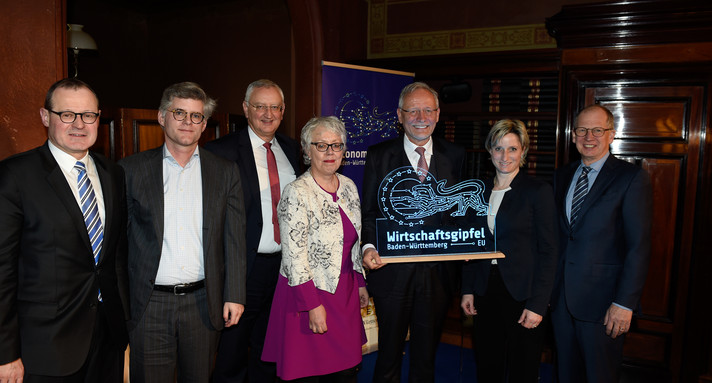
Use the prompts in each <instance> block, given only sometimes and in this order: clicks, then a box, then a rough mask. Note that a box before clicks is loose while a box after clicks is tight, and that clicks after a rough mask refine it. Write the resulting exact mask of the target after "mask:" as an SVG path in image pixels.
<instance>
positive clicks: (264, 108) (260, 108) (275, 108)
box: [247, 102, 284, 113]
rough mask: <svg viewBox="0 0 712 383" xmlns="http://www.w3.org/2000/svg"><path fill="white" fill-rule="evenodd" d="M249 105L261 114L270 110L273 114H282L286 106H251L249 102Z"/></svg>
mask: <svg viewBox="0 0 712 383" xmlns="http://www.w3.org/2000/svg"><path fill="white" fill-rule="evenodd" d="M247 105H249V106H251V107H252V109H254V110H256V111H258V112H260V113H263V112H266V111H268V110H269V111H271V112H272V113H280V112H282V110H284V105H261V104H257V105H255V104H251V103H249V102H248V103H247Z"/></svg>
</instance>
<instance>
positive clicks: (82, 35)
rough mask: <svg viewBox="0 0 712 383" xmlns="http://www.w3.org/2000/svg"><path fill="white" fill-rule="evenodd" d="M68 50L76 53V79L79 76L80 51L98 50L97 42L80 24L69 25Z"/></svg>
mask: <svg viewBox="0 0 712 383" xmlns="http://www.w3.org/2000/svg"><path fill="white" fill-rule="evenodd" d="M67 27H68V29H67V48H68V49H72V50H73V51H74V78H76V77H77V75H78V74H79V50H80V49H88V50H96V49H97V48H96V42H95V41H94V39H93V38H92V37H91V36H89V34H88V33H86V32H84V31H83V30H82V29H83V28H84V26H83V25H80V24H67Z"/></svg>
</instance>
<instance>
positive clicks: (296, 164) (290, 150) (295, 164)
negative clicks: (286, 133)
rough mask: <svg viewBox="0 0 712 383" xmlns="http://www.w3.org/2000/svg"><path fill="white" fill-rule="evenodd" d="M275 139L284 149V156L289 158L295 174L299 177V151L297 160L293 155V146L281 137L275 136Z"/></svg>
mask: <svg viewBox="0 0 712 383" xmlns="http://www.w3.org/2000/svg"><path fill="white" fill-rule="evenodd" d="M275 138H276V139H277V141H278V142H279V146H281V147H282V151H284V154H285V155H286V156H287V159H288V160H289V163H290V164H292V169H294V174H295V175H297V176H299V151H297V158H293V157H294V156H292V155H291V154H292V153H293V152H294V147H293V146H292V144H290V143H287V141H286V140H285V139H284V138H282V136H280V135H275ZM287 150H288V151H287Z"/></svg>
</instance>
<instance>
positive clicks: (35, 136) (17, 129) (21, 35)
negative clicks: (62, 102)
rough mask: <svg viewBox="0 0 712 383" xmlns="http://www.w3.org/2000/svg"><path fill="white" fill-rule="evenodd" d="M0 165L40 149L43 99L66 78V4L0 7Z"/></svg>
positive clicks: (31, 1) (60, 0) (47, 0)
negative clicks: (59, 81) (24, 153)
mask: <svg viewBox="0 0 712 383" xmlns="http://www.w3.org/2000/svg"><path fill="white" fill-rule="evenodd" d="M0 8H1V9H2V12H0V36H1V37H0V41H2V43H0V79H2V91H0V105H2V107H1V108H0V137H3V139H2V140H0V159H3V158H5V157H9V156H10V155H12V154H15V153H19V152H23V151H26V150H29V149H31V148H34V147H37V146H40V145H42V144H43V143H44V142H45V141H46V140H47V130H46V128H45V127H44V126H43V125H42V122H41V120H40V118H39V109H40V108H41V107H42V105H43V104H44V98H45V93H46V92H47V89H48V88H49V87H50V85H52V83H54V82H55V81H57V80H59V79H61V78H63V77H66V75H67V67H66V60H67V48H66V46H67V45H66V31H67V22H66V17H65V1H64V0H24V1H2V6H1V7H0Z"/></svg>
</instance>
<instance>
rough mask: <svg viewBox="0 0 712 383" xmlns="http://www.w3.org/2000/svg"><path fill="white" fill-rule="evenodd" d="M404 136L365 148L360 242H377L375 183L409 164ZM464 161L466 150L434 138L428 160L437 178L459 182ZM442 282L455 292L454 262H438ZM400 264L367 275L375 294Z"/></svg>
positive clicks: (383, 289) (384, 288)
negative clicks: (404, 146) (404, 145)
mask: <svg viewBox="0 0 712 383" xmlns="http://www.w3.org/2000/svg"><path fill="white" fill-rule="evenodd" d="M403 140H404V137H403V136H401V137H398V138H395V139H392V140H388V141H385V142H382V143H379V144H376V145H373V146H371V147H369V148H368V153H367V155H366V166H365V169H364V176H363V188H362V193H361V194H362V195H363V199H362V201H361V211H362V212H363V213H362V222H363V228H362V229H361V240H362V243H363V244H366V243H371V244H373V245H374V246H375V245H376V218H382V217H383V214H382V213H381V210H380V209H379V207H378V201H377V199H378V186H379V185H380V184H381V181H383V178H384V177H385V176H386V175H388V173H390V172H391V171H392V170H394V169H396V168H399V167H401V166H412V165H411V164H410V161H408V156H407V155H406V154H405V150H404V149H403ZM464 163H465V150H464V149H463V148H461V147H460V146H458V145H455V144H453V143H452V142H450V141H447V140H445V139H441V138H437V137H433V156H432V157H431V159H430V166H429V167H428V171H429V172H430V173H431V174H433V175H434V176H435V178H437V179H439V180H440V179H447V180H448V183H447V185H448V186H451V185H454V184H455V183H457V182H459V181H460V179H461V177H462V170H463V166H464ZM436 267H440V268H441V271H442V278H443V280H444V281H448V282H450V284H449V286H446V287H448V288H449V289H450V293H457V290H455V289H456V288H457V282H458V281H459V280H460V275H459V272H458V271H457V266H456V262H437V265H436ZM398 269H399V267H394V265H388V266H385V267H382V268H380V269H378V270H372V271H370V272H369V274H368V288H369V290H370V291H371V292H372V293H373V294H374V295H379V294H386V293H388V292H389V291H390V290H391V287H392V285H393V281H394V280H395V273H397V272H398Z"/></svg>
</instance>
